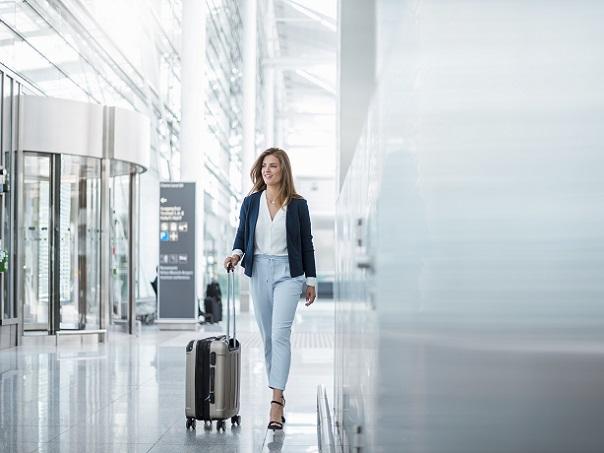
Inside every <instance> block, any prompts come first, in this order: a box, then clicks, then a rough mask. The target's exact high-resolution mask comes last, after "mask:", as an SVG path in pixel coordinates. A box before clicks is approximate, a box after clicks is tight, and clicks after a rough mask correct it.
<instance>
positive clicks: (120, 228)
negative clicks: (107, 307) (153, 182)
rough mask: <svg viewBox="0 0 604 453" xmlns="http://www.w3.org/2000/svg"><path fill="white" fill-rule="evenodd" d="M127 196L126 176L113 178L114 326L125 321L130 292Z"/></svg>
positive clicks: (112, 301)
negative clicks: (116, 322)
mask: <svg viewBox="0 0 604 453" xmlns="http://www.w3.org/2000/svg"><path fill="white" fill-rule="evenodd" d="M112 171H114V169H112ZM129 196H130V175H129V174H125V175H120V176H113V177H112V178H111V185H110V196H109V198H110V203H111V287H112V291H111V313H112V318H113V321H114V322H115V321H126V320H127V319H128V300H129V297H128V296H129V289H130V286H129V271H128V268H129V257H128V241H129V237H128V227H129V224H130V210H129V206H130V202H129Z"/></svg>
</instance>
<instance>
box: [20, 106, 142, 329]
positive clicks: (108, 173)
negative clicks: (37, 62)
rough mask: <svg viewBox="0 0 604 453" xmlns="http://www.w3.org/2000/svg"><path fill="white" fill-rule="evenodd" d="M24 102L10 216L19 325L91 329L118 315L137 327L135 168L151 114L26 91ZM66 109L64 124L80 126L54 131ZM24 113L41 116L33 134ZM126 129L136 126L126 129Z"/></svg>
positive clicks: (118, 319) (116, 321)
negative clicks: (15, 240) (146, 116)
mask: <svg viewBox="0 0 604 453" xmlns="http://www.w3.org/2000/svg"><path fill="white" fill-rule="evenodd" d="M23 105H24V108H23V112H24V114H23V116H22V119H23V124H22V126H23V127H25V128H26V130H25V132H24V133H23V134H22V137H23V141H22V147H21V149H20V150H19V152H18V153H17V156H18V157H17V178H16V180H17V184H16V190H17V194H18V195H17V204H18V206H17V210H16V214H15V219H14V221H15V225H16V226H17V238H18V247H17V249H18V253H17V266H15V268H16V270H17V276H16V287H17V291H16V292H17V297H18V298H19V300H20V301H22V329H23V331H24V332H28V333H30V334H31V333H34V332H38V333H48V334H51V335H54V334H57V332H65V331H74V330H75V331H81V332H82V333H86V331H98V330H101V329H102V330H106V329H107V327H108V325H109V324H111V323H114V324H125V325H126V326H127V327H128V331H129V332H130V333H132V330H133V329H132V325H133V322H134V321H135V316H136V313H135V302H134V299H135V297H134V296H135V293H134V288H135V278H134V276H135V275H136V265H137V263H136V259H135V258H136V256H135V255H136V253H135V251H136V239H137V235H136V232H137V230H138V225H137V220H138V212H137V196H138V194H137V188H138V174H139V173H140V172H142V171H144V168H145V167H144V166H143V165H144V159H142V158H141V156H144V152H145V151H147V152H148V150H145V149H143V150H139V151H140V152H139V153H138V154H136V153H134V154H132V150H133V149H134V150H136V149H137V147H138V148H145V147H147V148H148V138H147V136H145V134H147V135H148V132H149V131H148V128H146V127H145V124H146V123H145V120H144V118H143V119H142V120H141V119H140V118H138V117H137V115H138V114H136V113H134V112H127V113H126V114H125V117H124V114H123V113H122V114H120V113H119V112H117V109H115V108H113V107H111V108H109V107H103V106H99V105H92V104H86V103H81V102H74V101H63V100H56V99H51V98H39V97H33V96H25V97H24V100H23ZM61 116H62V117H63V120H64V121H61V124H63V127H65V126H64V125H65V124H71V125H73V124H74V123H75V124H76V126H77V123H78V122H79V123H80V127H79V128H78V127H74V128H71V129H70V130H65V131H64V133H62V134H57V133H56V130H55V129H54V128H55V127H57V125H56V124H53V119H54V118H60V117H61ZM30 117H31V118H30ZM40 118H44V119H46V120H47V124H46V126H47V127H46V129H45V128H44V127H43V126H44V125H45V123H44V122H40ZM124 118H125V122H126V125H125V126H124V125H123V124H122V127H120V121H121V122H122V123H124ZM28 119H32V120H35V129H33V128H32V131H34V133H32V134H28V133H27V130H28V129H27V126H28V124H29V123H28ZM137 121H138V124H139V125H140V126H139V127H138V128H137V127H136V125H137ZM32 126H34V123H32ZM45 130H46V135H45ZM120 130H121V131H122V132H123V131H127V132H128V133H129V134H130V135H129V136H127V137H126V139H124V138H123V137H120ZM78 133H79V134H80V135H81V137H79V138H78V136H77V135H78ZM133 133H134V134H135V136H134V138H133V137H132V134H133ZM74 135H75V137H74ZM138 136H140V137H142V138H141V139H137V137H138ZM130 158H132V159H133V161H129V160H128V159H130Z"/></svg>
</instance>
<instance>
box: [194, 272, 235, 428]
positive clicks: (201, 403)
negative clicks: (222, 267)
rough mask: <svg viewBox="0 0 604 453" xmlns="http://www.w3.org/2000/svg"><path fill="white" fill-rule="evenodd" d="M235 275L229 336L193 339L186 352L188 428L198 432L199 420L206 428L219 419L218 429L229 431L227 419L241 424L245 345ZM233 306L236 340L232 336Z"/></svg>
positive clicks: (230, 277) (231, 285)
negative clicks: (238, 320) (241, 337)
mask: <svg viewBox="0 0 604 453" xmlns="http://www.w3.org/2000/svg"><path fill="white" fill-rule="evenodd" d="M234 279H235V277H234V273H233V270H232V269H229V272H228V279H227V280H228V287H227V333H226V335H222V336H219V337H209V338H204V339H200V340H192V341H190V342H189V344H188V345H187V349H186V390H185V416H186V417H187V422H186V427H187V430H188V429H189V428H193V429H195V425H196V420H203V421H204V423H205V424H206V426H208V425H209V426H210V427H211V424H212V420H217V423H216V429H218V431H220V430H222V431H225V430H226V423H225V420H226V419H228V418H230V419H231V424H236V425H239V424H240V423H241V416H239V415H238V414H239V390H240V377H241V346H240V344H239V342H238V341H237V330H236V328H237V323H236V321H235V288H234V286H235V285H234ZM231 307H232V310H233V337H232V338H231V335H230V325H231V322H230V321H231V319H230V315H231Z"/></svg>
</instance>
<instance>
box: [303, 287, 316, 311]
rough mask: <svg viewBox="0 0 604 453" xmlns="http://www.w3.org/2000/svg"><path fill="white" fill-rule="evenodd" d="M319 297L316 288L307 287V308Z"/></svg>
mask: <svg viewBox="0 0 604 453" xmlns="http://www.w3.org/2000/svg"><path fill="white" fill-rule="evenodd" d="M316 297H317V292H316V291H315V287H314V286H307V287H306V304H305V305H306V306H307V307H308V306H309V305H310V304H312V303H313V302H314V301H315V298H316Z"/></svg>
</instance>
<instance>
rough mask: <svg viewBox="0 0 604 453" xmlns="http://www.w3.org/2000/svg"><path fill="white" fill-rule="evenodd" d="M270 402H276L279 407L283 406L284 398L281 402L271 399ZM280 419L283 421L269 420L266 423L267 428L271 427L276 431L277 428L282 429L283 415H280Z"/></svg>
mask: <svg viewBox="0 0 604 453" xmlns="http://www.w3.org/2000/svg"><path fill="white" fill-rule="evenodd" d="M271 404H278V405H279V406H281V407H285V398H283V402H282V403H280V402H279V401H274V400H273V401H271ZM281 421H282V422H283V423H280V422H275V421H270V422H269V423H268V427H267V429H272V430H273V431H276V430H278V429H283V424H284V423H285V417H284V416H283V415H282V416H281Z"/></svg>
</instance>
